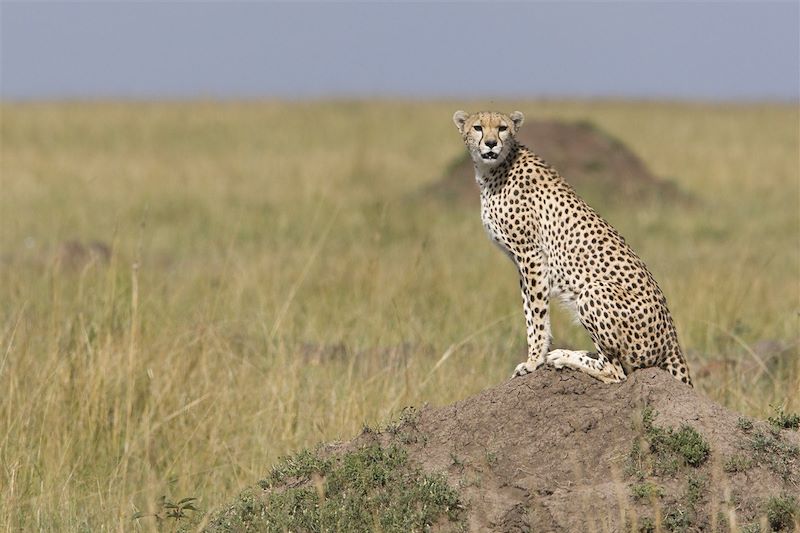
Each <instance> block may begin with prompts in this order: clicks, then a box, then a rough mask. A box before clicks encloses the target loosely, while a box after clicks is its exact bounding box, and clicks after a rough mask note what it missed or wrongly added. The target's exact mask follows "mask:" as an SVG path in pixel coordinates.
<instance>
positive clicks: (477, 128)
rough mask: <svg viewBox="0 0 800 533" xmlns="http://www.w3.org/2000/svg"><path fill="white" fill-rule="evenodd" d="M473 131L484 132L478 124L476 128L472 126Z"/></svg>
mask: <svg viewBox="0 0 800 533" xmlns="http://www.w3.org/2000/svg"><path fill="white" fill-rule="evenodd" d="M472 129H473V130H475V131H483V128H481V127H480V126H478V125H477V124H476V125H474V126H472Z"/></svg>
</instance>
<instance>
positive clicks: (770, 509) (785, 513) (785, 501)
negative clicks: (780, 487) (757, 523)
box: [764, 494, 800, 531]
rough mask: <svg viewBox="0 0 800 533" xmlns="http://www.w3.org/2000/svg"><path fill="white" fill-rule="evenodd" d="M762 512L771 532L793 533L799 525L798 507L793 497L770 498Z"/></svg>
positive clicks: (799, 509) (799, 511)
mask: <svg viewBox="0 0 800 533" xmlns="http://www.w3.org/2000/svg"><path fill="white" fill-rule="evenodd" d="M764 512H765V513H766V515H767V520H769V526H770V527H771V528H772V530H773V531H793V530H794V528H795V526H797V525H800V524H798V522H800V505H798V503H797V498H795V497H794V496H790V495H788V494H784V495H781V496H772V497H771V498H769V499H768V500H767V502H766V503H765V504H764Z"/></svg>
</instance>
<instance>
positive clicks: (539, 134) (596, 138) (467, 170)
mask: <svg viewBox="0 0 800 533" xmlns="http://www.w3.org/2000/svg"><path fill="white" fill-rule="evenodd" d="M518 139H519V141H520V142H521V143H522V144H523V145H525V146H527V147H528V148H529V149H531V150H532V151H533V152H535V153H536V154H537V155H539V156H540V157H542V158H544V159H545V161H547V162H548V163H549V164H550V165H552V166H553V167H554V168H555V169H556V170H557V171H558V172H559V173H560V174H561V175H562V176H563V177H564V178H565V179H566V180H567V182H569V183H570V185H572V186H573V187H574V188H575V190H576V191H577V192H578V194H580V195H581V196H582V197H584V198H585V199H587V200H588V201H589V202H590V203H593V202H599V203H603V204H614V203H620V202H627V201H629V200H646V199H651V198H656V197H659V198H661V199H662V200H664V199H665V197H666V199H668V200H672V201H678V200H681V201H687V202H688V201H690V197H689V196H688V195H687V194H686V193H684V192H682V191H680V190H679V189H678V188H677V186H676V185H675V184H674V183H673V182H671V181H669V180H666V179H662V178H659V177H657V176H655V175H654V174H653V173H652V172H651V171H650V170H649V169H648V168H647V165H646V164H645V163H644V161H642V159H641V158H640V157H639V156H637V155H636V154H635V153H634V152H633V151H632V150H631V149H630V148H628V147H627V146H625V145H624V144H623V143H622V142H621V141H619V140H618V139H616V138H614V137H613V136H611V135H610V134H608V133H606V132H604V131H603V130H601V129H599V128H597V127H596V126H594V125H593V124H592V123H590V122H586V121H583V122H563V121H557V120H541V121H531V122H526V123H525V125H524V126H523V127H522V129H521V130H520V132H519V135H518ZM474 176H475V170H474V168H473V164H472V161H471V159H470V158H469V156H468V155H467V154H466V153H464V154H463V155H461V156H459V157H458V158H457V159H456V160H455V161H453V163H452V164H451V165H450V167H449V169H448V170H447V172H446V173H445V175H444V176H443V177H442V179H441V180H440V181H439V182H437V183H435V184H434V185H433V186H431V187H429V188H428V189H427V190H426V192H427V193H429V194H431V195H433V196H437V197H440V198H444V199H447V200H448V201H456V202H462V203H469V204H470V205H472V204H474V203H475V202H476V201H477V185H476V184H475V179H474Z"/></svg>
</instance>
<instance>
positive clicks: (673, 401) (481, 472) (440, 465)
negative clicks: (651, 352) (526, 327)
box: [254, 368, 800, 532]
mask: <svg viewBox="0 0 800 533" xmlns="http://www.w3.org/2000/svg"><path fill="white" fill-rule="evenodd" d="M678 434H680V435H682V436H685V435H696V436H698V438H700V439H701V441H702V443H704V445H707V446H708V448H707V449H706V451H705V452H704V454H703V453H701V454H699V455H694V456H691V455H690V454H692V453H695V452H697V448H696V446H695V445H696V444H697V442H694V443H693V444H692V443H690V446H695V447H694V448H692V449H690V450H682V451H680V452H676V453H675V454H673V455H663V454H660V452H659V450H658V449H657V444H658V443H657V441H658V439H659V438H661V439H662V442H663V438H664V436H665V435H666V436H670V435H672V436H675V435H678ZM659 436H660V437H659ZM669 438H671V437H669ZM375 444H379V445H381V446H386V447H388V446H392V445H400V446H402V447H403V448H404V449H405V450H406V451H407V454H408V459H409V463H410V464H411V465H413V467H414V468H419V469H421V470H422V471H425V472H430V473H433V474H437V473H438V474H442V475H444V477H445V479H446V480H447V482H449V484H450V486H451V487H453V488H454V489H455V490H456V491H457V492H458V495H459V500H460V502H461V505H462V506H463V510H462V511H461V519H460V522H457V523H456V522H453V521H452V520H447V519H443V520H440V521H438V522H436V523H435V524H434V528H433V529H434V530H438V531H461V530H467V531H500V532H527V531H534V532H547V531H612V532H614V531H739V530H740V528H742V527H749V528H751V529H749V530H750V531H758V530H759V529H757V528H758V527H760V526H759V524H761V525H764V524H767V525H769V523H770V516H772V515H771V514H769V505H770V501H771V500H770V499H771V498H772V499H774V498H782V497H789V498H792V497H794V496H792V495H797V494H800V490H798V487H800V434H798V432H797V431H793V430H790V429H779V428H777V427H776V426H775V425H771V424H769V423H767V422H764V421H753V420H748V419H746V418H743V417H741V416H740V415H738V414H737V413H734V412H732V411H729V410H728V409H726V408H724V407H722V406H720V405H718V404H715V403H714V402H712V401H711V400H709V399H707V398H705V397H704V396H703V395H702V394H700V393H699V392H698V391H696V390H694V389H692V388H691V387H688V386H686V385H683V384H682V383H680V382H678V381H676V380H675V379H673V378H672V377H671V376H670V375H669V374H667V373H666V372H664V371H662V370H659V369H652V368H651V369H643V370H638V371H636V372H634V373H632V374H631V375H630V376H629V377H628V380H627V381H626V382H625V383H622V384H603V383H600V382H599V381H596V380H594V379H593V378H591V377H589V376H586V375H584V374H581V373H576V372H573V371H569V370H564V371H556V370H552V369H545V370H540V371H537V372H535V373H533V374H530V375H527V376H525V377H522V378H516V379H513V380H509V381H507V382H504V383H501V384H500V385H497V386H496V387H493V388H490V389H487V390H485V391H483V392H481V393H479V394H477V395H475V396H473V397H470V398H467V399H465V400H463V401H460V402H457V403H455V404H452V405H448V406H445V407H423V408H421V409H419V410H413V409H410V410H407V411H405V412H404V414H403V415H402V416H401V417H400V419H399V420H398V421H397V422H396V423H394V424H392V425H390V426H389V427H387V428H386V429H384V430H382V431H374V430H367V431H365V432H364V433H363V434H362V435H360V436H358V437H356V438H355V439H354V440H353V441H351V442H348V443H333V444H329V445H326V446H323V447H321V448H320V450H319V451H318V453H320V454H321V455H322V456H324V457H331V456H336V455H337V454H339V455H341V454H344V453H346V452H348V451H352V450H354V449H359V448H363V447H365V446H374V445H375ZM701 452H702V450H701ZM681 453H683V454H684V455H685V457H686V458H689V457H693V458H694V459H693V461H692V460H688V461H687V460H684V456H681ZM698 457H699V459H698ZM692 462H694V465H695V466H693V465H692ZM310 482H313V480H312V481H310ZM317 482H319V481H317ZM293 483H295V484H296V483H297V481H296V480H293ZM273 490H274V489H273ZM787 495H788V496H787ZM794 520H795V523H794V526H795V527H796V525H797V523H796V521H797V520H800V516H798V515H795V518H794ZM779 525H780V524H779ZM781 527H782V528H783V530H787V531H791V529H792V527H793V526H792V523H791V520H790V521H789V523H788V525H787V523H786V522H784V523H783V525H782V526H781ZM776 529H781V528H780V527H776ZM254 530H257V529H254Z"/></svg>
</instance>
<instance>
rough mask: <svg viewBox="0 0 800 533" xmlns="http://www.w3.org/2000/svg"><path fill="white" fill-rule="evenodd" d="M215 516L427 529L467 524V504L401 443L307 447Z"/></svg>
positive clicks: (223, 522) (232, 524) (243, 525)
mask: <svg viewBox="0 0 800 533" xmlns="http://www.w3.org/2000/svg"><path fill="white" fill-rule="evenodd" d="M260 487H261V488H262V489H264V490H265V491H266V492H259V491H257V489H249V490H245V491H244V492H243V493H242V494H240V495H239V497H238V499H237V500H236V501H235V502H234V503H233V504H231V505H229V506H228V507H226V508H224V509H222V510H221V511H218V512H217V513H215V514H214V516H212V517H211V519H210V521H209V523H208V531H209V532H218V533H222V532H237V531H245V530H249V531H263V532H272V531H274V532H276V533H279V532H283V531H342V532H347V531H353V532H357V531H375V530H379V531H386V532H398V533H401V532H407V531H426V530H428V529H429V528H430V527H431V526H433V525H437V526H439V527H440V528H445V530H448V531H457V530H461V529H463V527H462V526H463V525H462V524H460V521H461V519H462V517H463V513H462V512H461V511H462V509H463V505H462V504H461V503H460V501H459V498H458V494H457V493H456V491H455V490H454V489H452V488H451V487H449V486H448V484H447V482H446V481H445V480H444V478H443V477H442V476H436V475H429V474H424V473H423V472H422V471H421V470H420V469H419V468H417V467H413V466H411V465H410V464H409V463H408V457H407V455H406V452H405V450H404V449H403V448H401V447H399V446H397V445H396V444H391V445H389V446H387V447H383V446H380V445H377V444H373V445H368V446H364V447H362V448H360V449H357V450H353V451H349V452H346V453H344V454H342V455H339V456H334V457H331V458H328V459H324V458H321V457H319V456H318V455H316V454H313V453H311V452H308V451H304V452H301V453H300V454H298V455H296V456H294V457H290V458H287V459H284V460H283V461H281V462H279V463H278V464H277V465H276V466H275V467H273V469H272V472H271V473H270V475H269V476H268V477H267V478H266V479H265V480H263V481H262V482H260Z"/></svg>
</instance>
